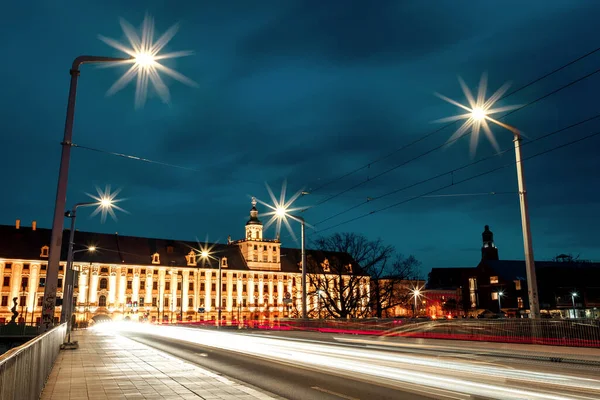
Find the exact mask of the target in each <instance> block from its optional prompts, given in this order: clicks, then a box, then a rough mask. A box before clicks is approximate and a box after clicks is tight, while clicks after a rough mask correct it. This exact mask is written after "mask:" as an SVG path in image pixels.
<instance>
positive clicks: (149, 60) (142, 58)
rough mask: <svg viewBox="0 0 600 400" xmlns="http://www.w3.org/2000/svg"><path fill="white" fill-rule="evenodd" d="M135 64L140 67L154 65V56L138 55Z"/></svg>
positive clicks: (147, 54)
mask: <svg viewBox="0 0 600 400" xmlns="http://www.w3.org/2000/svg"><path fill="white" fill-rule="evenodd" d="M135 62H136V64H138V65H139V66H140V67H148V66H150V65H152V64H154V56H153V55H152V54H150V53H138V54H136V56H135Z"/></svg>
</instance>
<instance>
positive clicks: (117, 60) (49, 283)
mask: <svg viewBox="0 0 600 400" xmlns="http://www.w3.org/2000/svg"><path fill="white" fill-rule="evenodd" d="M122 26H123V27H124V28H125V26H124V24H123V22H122ZM124 30H125V31H126V32H129V33H130V30H126V29H124ZM153 30H154V27H153V26H152V25H151V20H150V18H149V17H146V20H145V21H144V31H143V32H142V38H144V41H143V43H140V39H139V38H137V35H132V34H131V33H130V34H128V35H127V36H128V38H129V41H130V44H131V45H132V48H131V49H129V48H127V47H125V46H123V45H121V44H119V43H118V42H116V41H114V40H112V39H108V38H103V37H100V39H101V40H103V41H104V42H105V43H107V44H109V45H111V46H113V47H115V48H118V49H119V50H121V51H123V52H124V53H126V54H128V56H129V57H127V58H121V57H102V56H79V57H77V58H75V60H74V61H73V64H72V66H71V70H70V71H69V73H70V74H71V83H70V87H69V98H68V103H67V117H66V121H65V130H64V135H63V140H62V143H61V145H62V152H61V158H60V167H59V170H58V185H57V188H56V200H55V203H54V217H53V220H52V234H51V239H50V246H49V247H50V249H49V250H50V251H49V255H48V269H47V271H46V286H45V288H44V300H43V306H42V326H43V328H42V329H43V330H44V331H47V330H49V329H50V328H51V327H52V326H53V325H54V309H55V307H56V290H57V285H58V266H59V263H60V253H61V247H62V235H63V228H64V220H63V213H64V209H65V205H66V201H67V183H68V180H69V162H70V158H71V147H72V146H73V142H72V137H73V121H74V117H75V99H76V95H77V79H78V78H79V67H80V66H81V65H83V64H98V63H104V64H107V63H108V64H112V65H121V64H126V63H130V64H133V66H132V67H131V68H130V69H129V70H128V71H127V72H126V73H125V74H124V75H123V77H121V79H119V80H118V81H117V82H116V83H115V85H113V88H116V87H117V85H118V84H119V85H124V84H126V83H127V82H129V81H131V79H133V78H134V77H135V76H136V75H137V77H138V79H137V81H138V83H141V84H142V85H144V84H145V85H146V86H147V84H148V79H150V80H151V81H152V82H153V83H154V85H155V86H156V87H157V88H158V89H160V90H159V93H162V94H163V98H164V92H165V91H166V90H167V89H166V85H165V84H164V83H163V82H162V80H161V79H160V76H159V75H158V72H157V69H158V70H161V71H163V72H165V73H167V74H168V75H170V76H172V77H174V78H176V79H178V80H180V81H185V80H186V79H187V78H185V77H184V76H183V75H181V74H179V73H178V72H176V71H173V70H171V69H169V68H167V67H165V66H163V65H161V64H160V63H158V62H157V61H158V60H160V59H165V58H173V57H181V56H186V55H190V54H191V53H189V52H178V53H170V54H164V55H158V53H159V52H160V51H161V50H162V48H163V47H164V46H165V45H166V44H167V43H168V42H169V40H170V39H171V38H172V37H173V35H174V31H173V29H170V30H169V31H167V33H165V34H164V35H163V36H162V37H161V38H160V39H158V41H157V42H155V43H152V39H153V38H152V32H153ZM134 36H135V37H134ZM187 81H189V82H187ZM187 81H186V83H193V82H191V81H190V80H189V79H187ZM141 92H144V93H145V91H144V90H143V87H140V86H138V90H137V91H136V98H138V99H139V97H140V93H141ZM167 93H168V91H167Z"/></svg>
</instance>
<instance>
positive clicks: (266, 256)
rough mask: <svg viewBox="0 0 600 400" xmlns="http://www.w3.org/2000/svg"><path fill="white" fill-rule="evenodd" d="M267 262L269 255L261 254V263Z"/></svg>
mask: <svg viewBox="0 0 600 400" xmlns="http://www.w3.org/2000/svg"><path fill="white" fill-rule="evenodd" d="M268 261H269V255H268V254H267V253H263V262H268Z"/></svg>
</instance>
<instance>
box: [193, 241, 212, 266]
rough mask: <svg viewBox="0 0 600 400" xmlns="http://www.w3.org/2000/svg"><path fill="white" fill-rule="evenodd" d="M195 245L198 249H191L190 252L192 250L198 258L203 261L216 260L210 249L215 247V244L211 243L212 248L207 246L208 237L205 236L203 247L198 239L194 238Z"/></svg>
mask: <svg viewBox="0 0 600 400" xmlns="http://www.w3.org/2000/svg"><path fill="white" fill-rule="evenodd" d="M196 243H198V248H197V249H194V248H192V250H194V251H195V252H196V254H197V255H198V257H200V258H202V259H203V260H205V261H208V259H210V258H212V259H216V257H215V256H214V255H213V251H212V249H213V248H214V247H215V245H216V243H213V244H212V246H209V245H208V235H206V240H205V241H204V246H203V245H201V244H200V240H198V238H196Z"/></svg>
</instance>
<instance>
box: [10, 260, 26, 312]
mask: <svg viewBox="0 0 600 400" xmlns="http://www.w3.org/2000/svg"><path fill="white" fill-rule="evenodd" d="M22 273H23V264H16V263H15V264H13V265H12V270H11V275H10V296H9V298H8V308H9V309H10V308H12V306H13V301H12V299H13V298H15V297H17V298H18V299H17V308H19V301H20V297H21V296H20V292H21V275H22Z"/></svg>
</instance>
